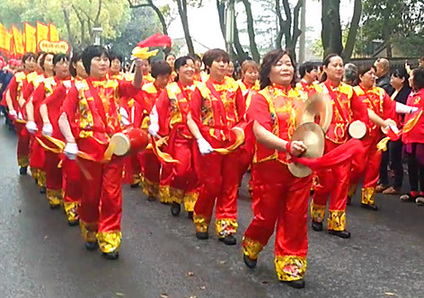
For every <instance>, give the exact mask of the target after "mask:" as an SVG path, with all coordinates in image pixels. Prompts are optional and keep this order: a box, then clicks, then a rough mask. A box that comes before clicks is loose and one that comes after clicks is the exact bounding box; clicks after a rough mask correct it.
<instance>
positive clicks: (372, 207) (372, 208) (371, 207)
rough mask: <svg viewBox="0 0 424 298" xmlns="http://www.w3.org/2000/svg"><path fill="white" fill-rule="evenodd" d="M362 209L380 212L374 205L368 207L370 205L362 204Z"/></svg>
mask: <svg viewBox="0 0 424 298" xmlns="http://www.w3.org/2000/svg"><path fill="white" fill-rule="evenodd" d="M361 207H362V208H365V209H369V210H372V211H377V210H378V207H377V206H376V205H374V204H372V205H368V204H364V203H362V204H361Z"/></svg>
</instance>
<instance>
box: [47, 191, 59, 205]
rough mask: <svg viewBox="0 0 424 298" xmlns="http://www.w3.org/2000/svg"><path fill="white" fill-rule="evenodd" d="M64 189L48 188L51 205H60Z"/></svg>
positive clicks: (48, 198)
mask: <svg viewBox="0 0 424 298" xmlns="http://www.w3.org/2000/svg"><path fill="white" fill-rule="evenodd" d="M62 194H63V191H62V190H61V189H47V191H46V197H47V200H48V201H49V204H50V206H57V205H60V203H61V202H62V197H63V196H62Z"/></svg>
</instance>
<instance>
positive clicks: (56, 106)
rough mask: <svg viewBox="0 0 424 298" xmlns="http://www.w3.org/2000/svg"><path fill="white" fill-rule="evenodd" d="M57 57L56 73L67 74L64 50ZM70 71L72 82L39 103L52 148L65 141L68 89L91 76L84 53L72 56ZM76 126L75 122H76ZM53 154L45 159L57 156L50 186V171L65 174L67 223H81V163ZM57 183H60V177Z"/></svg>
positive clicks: (47, 140)
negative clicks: (61, 123) (61, 121)
mask: <svg viewBox="0 0 424 298" xmlns="http://www.w3.org/2000/svg"><path fill="white" fill-rule="evenodd" d="M60 57H62V61H61V60H59V59H60ZM54 61H55V62H56V63H55V73H56V76H59V77H65V76H66V71H65V68H64V66H65V65H64V64H65V61H66V59H65V58H64V57H63V54H62V56H61V54H59V55H56V56H55V58H54ZM60 62H62V63H61V65H58V63H60ZM57 68H59V69H57ZM69 72H70V74H71V75H72V76H73V77H74V80H72V81H71V84H69V81H65V82H63V83H62V84H60V85H59V86H58V87H57V88H56V90H55V91H54V92H53V94H52V95H50V96H49V97H47V98H46V99H45V100H44V101H43V102H42V104H41V106H40V114H41V117H42V119H43V129H42V133H43V135H44V136H45V137H46V138H48V139H45V140H44V142H45V143H46V144H49V145H50V147H51V148H54V147H55V145H56V144H57V143H61V142H64V141H65V138H64V137H63V135H62V134H61V133H60V129H59V123H58V121H59V116H60V110H61V107H62V104H63V102H64V100H65V97H66V94H67V92H68V90H69V89H70V87H71V85H72V86H74V85H75V84H79V82H81V81H82V80H83V79H85V78H87V76H88V75H87V73H86V71H85V69H84V66H83V65H82V60H81V53H74V56H73V57H72V60H71V62H70V64H69ZM73 126H75V123H74V124H73ZM51 140H53V141H55V143H52V142H51ZM60 149H63V148H60ZM56 151H57V150H56ZM51 154H54V153H53V152H52V151H50V152H47V151H46V163H48V160H49V158H51V157H52V158H54V157H56V161H54V162H53V163H52V165H53V166H52V167H50V171H49V168H48V167H47V168H46V175H47V186H49V180H51V178H50V179H49V177H51V175H57V176H59V177H60V176H62V175H63V180H62V181H63V185H62V188H63V207H64V209H65V213H66V216H67V220H68V224H69V225H70V226H75V225H78V222H79V217H78V207H79V205H80V201H81V187H80V180H79V175H78V167H77V165H76V163H75V161H74V160H70V159H69V158H67V157H64V156H60V155H57V156H55V155H53V156H51ZM50 156H51V157H50ZM58 158H60V159H61V160H62V171H60V169H58V167H57V166H56V167H54V165H55V163H56V164H57V162H58V160H57V159H58ZM57 183H59V181H58V180H57Z"/></svg>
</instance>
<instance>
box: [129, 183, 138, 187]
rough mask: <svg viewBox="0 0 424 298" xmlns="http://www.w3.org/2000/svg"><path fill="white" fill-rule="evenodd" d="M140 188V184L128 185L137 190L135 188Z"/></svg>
mask: <svg viewBox="0 0 424 298" xmlns="http://www.w3.org/2000/svg"><path fill="white" fill-rule="evenodd" d="M139 186H140V184H139V183H134V184H131V185H130V187H131V188H137V187H139Z"/></svg>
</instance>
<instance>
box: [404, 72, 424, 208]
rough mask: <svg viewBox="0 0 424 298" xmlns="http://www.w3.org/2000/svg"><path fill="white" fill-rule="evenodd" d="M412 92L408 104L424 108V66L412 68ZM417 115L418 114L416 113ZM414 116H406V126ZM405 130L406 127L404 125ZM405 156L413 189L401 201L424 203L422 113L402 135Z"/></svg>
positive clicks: (423, 132) (423, 127)
mask: <svg viewBox="0 0 424 298" xmlns="http://www.w3.org/2000/svg"><path fill="white" fill-rule="evenodd" d="M409 84H410V86H411V88H412V92H411V94H410V95H409V97H408V99H407V101H406V104H407V105H408V106H410V107H412V108H418V109H421V110H422V109H424V67H418V68H415V69H414V70H412V72H411V76H410V77H409ZM414 116H416V115H414ZM412 118H413V116H412V115H406V116H405V126H406V125H407V123H408V121H410V120H411V119H412ZM404 132H405V127H404ZM402 142H403V144H404V152H405V156H406V158H407V160H408V176H409V185H410V187H411V191H410V192H409V193H407V194H404V195H402V196H401V197H400V199H401V201H414V200H415V202H416V203H417V204H419V205H424V119H423V116H422V115H421V116H420V117H419V118H418V121H417V122H416V124H415V125H414V126H413V127H412V129H410V130H409V131H408V132H405V133H404V134H403V136H402Z"/></svg>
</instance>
